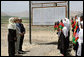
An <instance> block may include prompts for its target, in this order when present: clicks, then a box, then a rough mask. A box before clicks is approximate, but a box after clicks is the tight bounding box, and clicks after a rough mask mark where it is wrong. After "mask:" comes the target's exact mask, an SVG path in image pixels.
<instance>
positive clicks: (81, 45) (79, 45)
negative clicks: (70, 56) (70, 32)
mask: <svg viewBox="0 0 84 57" xmlns="http://www.w3.org/2000/svg"><path fill="white" fill-rule="evenodd" d="M80 25H81V28H80V31H79V39H78V50H77V53H76V54H77V56H83V22H81V24H80Z"/></svg>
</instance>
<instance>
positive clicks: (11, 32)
mask: <svg viewBox="0 0 84 57" xmlns="http://www.w3.org/2000/svg"><path fill="white" fill-rule="evenodd" d="M15 41H16V25H15V21H14V18H13V17H11V18H9V25H8V53H9V56H15Z"/></svg>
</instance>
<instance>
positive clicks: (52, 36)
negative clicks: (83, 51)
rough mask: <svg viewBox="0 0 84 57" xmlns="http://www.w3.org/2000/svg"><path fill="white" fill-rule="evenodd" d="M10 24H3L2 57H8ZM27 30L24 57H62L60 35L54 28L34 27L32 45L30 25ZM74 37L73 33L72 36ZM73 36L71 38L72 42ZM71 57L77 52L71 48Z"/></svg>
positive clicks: (26, 26)
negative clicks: (58, 44) (59, 44)
mask: <svg viewBox="0 0 84 57" xmlns="http://www.w3.org/2000/svg"><path fill="white" fill-rule="evenodd" d="M7 25H8V24H1V56H8V41H7V36H8V30H7ZM24 26H25V28H26V34H25V38H24V42H23V50H24V51H26V53H25V54H21V55H22V56H62V54H60V51H59V50H58V49H57V42H58V35H57V34H56V32H55V31H54V30H53V28H52V27H46V28H45V27H43V29H41V28H42V27H36V26H35V27H34V26H32V44H30V43H29V27H28V24H24ZM70 35H72V32H71V34H70ZM71 39H72V36H70V41H71ZM70 55H71V56H74V55H75V52H74V51H73V49H72V48H71V52H70Z"/></svg>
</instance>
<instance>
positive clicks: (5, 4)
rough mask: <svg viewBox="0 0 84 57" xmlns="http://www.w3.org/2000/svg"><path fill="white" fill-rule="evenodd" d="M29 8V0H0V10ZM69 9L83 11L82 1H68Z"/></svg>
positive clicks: (14, 10) (16, 10)
mask: <svg viewBox="0 0 84 57" xmlns="http://www.w3.org/2000/svg"><path fill="white" fill-rule="evenodd" d="M28 10H29V1H1V11H3V12H22V11H28ZM70 10H71V11H83V1H70Z"/></svg>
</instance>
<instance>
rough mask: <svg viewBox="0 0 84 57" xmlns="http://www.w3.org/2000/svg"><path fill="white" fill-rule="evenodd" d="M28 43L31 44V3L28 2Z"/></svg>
mask: <svg viewBox="0 0 84 57" xmlns="http://www.w3.org/2000/svg"><path fill="white" fill-rule="evenodd" d="M29 42H30V44H31V1H29Z"/></svg>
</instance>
